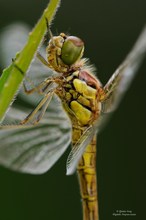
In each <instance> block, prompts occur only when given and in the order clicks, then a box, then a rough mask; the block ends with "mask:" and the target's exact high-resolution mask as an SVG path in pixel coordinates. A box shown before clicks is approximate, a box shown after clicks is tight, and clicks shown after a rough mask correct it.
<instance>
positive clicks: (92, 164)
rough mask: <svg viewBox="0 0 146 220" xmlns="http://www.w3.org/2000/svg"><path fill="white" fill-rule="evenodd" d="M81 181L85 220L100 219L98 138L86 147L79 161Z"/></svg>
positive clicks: (78, 169)
mask: <svg viewBox="0 0 146 220" xmlns="http://www.w3.org/2000/svg"><path fill="white" fill-rule="evenodd" d="M77 171H78V177H79V183H80V190H81V197H82V204H83V216H84V220H94V219H98V205H97V204H98V203H97V181H96V138H95V137H94V138H93V140H92V142H91V143H90V144H89V145H88V146H87V147H86V150H85V152H84V154H83V156H82V158H81V160H80V162H79V165H78V168H77Z"/></svg>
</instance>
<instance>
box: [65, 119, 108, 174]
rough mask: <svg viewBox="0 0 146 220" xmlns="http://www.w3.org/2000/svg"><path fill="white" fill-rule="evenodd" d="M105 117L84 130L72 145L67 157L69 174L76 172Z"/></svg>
mask: <svg viewBox="0 0 146 220" xmlns="http://www.w3.org/2000/svg"><path fill="white" fill-rule="evenodd" d="M103 118H104V117H103ZM103 118H102V116H101V117H100V118H98V120H97V121H96V122H94V124H93V125H90V126H89V127H88V128H87V129H86V130H85V131H84V133H83V134H82V136H81V137H80V139H79V140H78V141H77V143H76V144H75V145H74V146H72V150H71V152H70V154H69V156H68V158H67V172H66V174H67V175H71V174H73V173H74V172H75V170H76V168H77V165H78V163H79V160H80V158H81V156H82V155H83V153H84V151H85V149H86V147H87V145H88V144H89V143H90V142H91V140H92V139H93V137H94V135H95V134H96V133H97V132H98V130H99V128H100V125H101V124H102V120H103Z"/></svg>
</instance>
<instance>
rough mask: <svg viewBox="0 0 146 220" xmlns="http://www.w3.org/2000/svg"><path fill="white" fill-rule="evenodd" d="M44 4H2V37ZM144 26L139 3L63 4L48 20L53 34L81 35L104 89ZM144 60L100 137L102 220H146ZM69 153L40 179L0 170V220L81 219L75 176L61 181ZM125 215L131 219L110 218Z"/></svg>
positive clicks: (4, 0)
mask: <svg viewBox="0 0 146 220" xmlns="http://www.w3.org/2000/svg"><path fill="white" fill-rule="evenodd" d="M47 3H48V0H37V1H36V0H29V1H27V0H26V1H20V0H13V1H11V0H0V31H1V30H2V28H3V27H5V26H6V25H8V24H10V23H12V22H15V21H23V22H26V23H28V24H29V25H31V26H33V25H34V24H35V23H36V21H37V20H38V18H39V17H40V15H41V13H42V11H43V9H44V8H45V6H46V5H47ZM145 22H146V1H145V0H127V1H119V0H110V1H105V0H102V1H99V0H92V1H84V0H70V1H68V0H64V1H62V4H61V7H60V8H59V10H58V13H57V15H56V18H55V20H54V21H53V25H52V31H53V33H54V35H55V34H58V33H60V32H67V33H70V34H72V35H77V36H79V37H81V38H82V39H83V40H84V42H85V46H86V50H85V56H86V57H89V58H90V60H91V63H94V64H95V66H96V67H97V69H98V71H97V72H98V77H99V78H100V80H101V81H102V82H103V84H104V83H106V81H107V80H108V79H109V77H110V76H111V74H112V73H113V71H114V70H115V69H116V68H117V66H118V65H119V64H120V63H121V61H122V60H123V59H124V57H125V56H126V54H127V53H128V52H129V50H130V49H131V47H132V45H133V44H134V42H135V41H136V39H137V37H138V35H139V33H140V31H141V29H142V27H143V26H144V24H145ZM145 94H146V62H144V63H143V65H142V66H141V68H140V69H139V71H138V74H137V76H136V77H135V80H134V81H133V83H132V86H131V87H130V89H129V91H128V92H127V93H126V96H125V97H124V99H123V101H122V103H121V105H120V107H119V109H118V110H117V111H116V112H115V114H114V115H113V117H112V119H111V120H110V123H108V125H107V126H106V128H105V129H104V131H102V133H101V134H100V136H99V138H98V147H97V151H98V153H97V171H98V189H99V213H100V220H112V219H119V218H120V219H121V218H122V219H124V218H126V219H137V220H140V219H146V213H145V210H144V206H145V203H143V199H144V197H145V196H146V188H145V184H146V178H145V165H146V164H145V147H146V116H145V113H146V98H145ZM68 152H69V149H68V151H67V152H66V153H65V154H64V156H63V157H62V158H61V159H60V160H59V161H58V162H57V164H56V165H55V166H54V167H53V168H52V169H51V170H50V171H49V172H47V173H46V174H44V175H40V176H33V175H25V174H19V173H15V172H12V171H9V170H6V169H4V168H2V167H1V168H0V220H20V219H21V220H26V219H27V220H58V219H64V220H66V219H69V220H74V219H76V220H77V219H82V212H81V201H80V195H79V187H78V183H77V177H76V175H73V176H69V177H67V176H66V175H65V164H66V158H67V154H68ZM116 210H131V211H132V212H133V213H136V216H135V217H115V216H113V213H114V212H116Z"/></svg>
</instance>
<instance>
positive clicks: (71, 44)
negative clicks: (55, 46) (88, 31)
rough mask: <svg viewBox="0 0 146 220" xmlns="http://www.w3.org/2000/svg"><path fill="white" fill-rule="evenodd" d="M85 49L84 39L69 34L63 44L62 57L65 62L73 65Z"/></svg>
mask: <svg viewBox="0 0 146 220" xmlns="http://www.w3.org/2000/svg"><path fill="white" fill-rule="evenodd" d="M83 51H84V43H83V41H82V40H81V39H80V38H78V37H74V36H69V37H67V38H66V40H65V42H64V44H63V46H62V50H61V59H62V61H63V62H64V63H65V64H67V65H72V64H74V63H75V62H76V61H77V60H78V59H79V58H81V57H82V54H83Z"/></svg>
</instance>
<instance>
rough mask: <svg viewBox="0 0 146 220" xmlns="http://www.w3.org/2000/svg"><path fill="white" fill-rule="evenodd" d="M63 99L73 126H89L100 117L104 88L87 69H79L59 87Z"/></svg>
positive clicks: (58, 93) (59, 93) (59, 94)
mask: <svg viewBox="0 0 146 220" xmlns="http://www.w3.org/2000/svg"><path fill="white" fill-rule="evenodd" d="M57 95H58V96H59V97H60V98H61V100H62V103H63V106H64V108H65V110H66V112H67V113H68V114H69V117H70V118H71V121H72V124H77V123H78V124H79V125H80V126H81V127H82V126H87V125H89V124H92V123H93V121H94V120H96V119H97V117H98V116H99V115H100V111H101V96H102V88H101V84H100V82H99V80H98V79H96V78H95V77H94V75H92V74H91V73H90V71H89V70H88V68H87V69H79V70H77V71H74V72H72V73H70V75H68V76H66V77H65V79H64V82H63V84H61V85H60V86H59V87H58V91H57Z"/></svg>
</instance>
